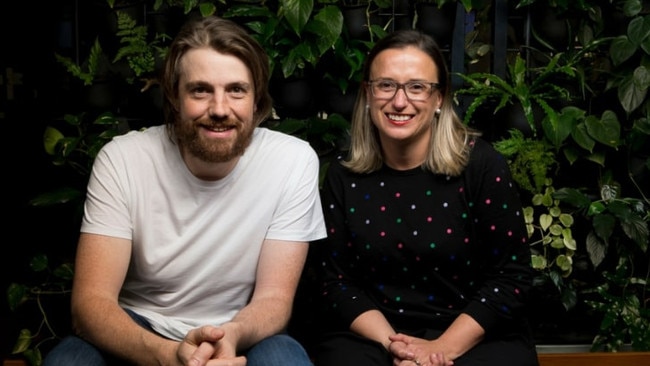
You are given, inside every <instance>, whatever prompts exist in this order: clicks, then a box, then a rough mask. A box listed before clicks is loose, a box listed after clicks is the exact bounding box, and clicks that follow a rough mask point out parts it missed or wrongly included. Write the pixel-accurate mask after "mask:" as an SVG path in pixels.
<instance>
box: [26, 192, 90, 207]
mask: <svg viewBox="0 0 650 366" xmlns="http://www.w3.org/2000/svg"><path fill="white" fill-rule="evenodd" d="M83 196H84V193H83V192H81V191H79V190H78V189H75V188H72V187H63V188H58V189H54V190H52V191H50V192H46V193H43V194H40V195H38V196H36V198H34V199H32V200H31V201H29V204H30V205H32V206H52V205H58V204H61V203H66V202H70V201H73V200H76V199H79V198H81V197H83Z"/></svg>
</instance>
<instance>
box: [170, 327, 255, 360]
mask: <svg viewBox="0 0 650 366" xmlns="http://www.w3.org/2000/svg"><path fill="white" fill-rule="evenodd" d="M176 357H177V358H178V361H179V362H180V363H181V364H182V365H185V366H204V365H205V366H218V365H219V366H245V365H246V357H244V356H237V347H236V345H235V344H233V343H232V342H230V341H229V340H228V339H227V337H226V333H225V331H224V330H223V329H222V328H219V327H215V326H209V325H206V326H203V327H200V328H196V329H192V330H191V331H189V332H188V333H187V335H186V336H185V338H184V339H183V341H182V342H180V344H179V346H178V349H177V350H176Z"/></svg>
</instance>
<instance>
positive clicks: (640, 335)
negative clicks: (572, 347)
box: [587, 257, 650, 352]
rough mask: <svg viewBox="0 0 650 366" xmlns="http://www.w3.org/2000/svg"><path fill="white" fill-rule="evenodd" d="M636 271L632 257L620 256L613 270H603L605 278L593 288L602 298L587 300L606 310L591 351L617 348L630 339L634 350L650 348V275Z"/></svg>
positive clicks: (613, 350)
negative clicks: (648, 287) (636, 272)
mask: <svg viewBox="0 0 650 366" xmlns="http://www.w3.org/2000/svg"><path fill="white" fill-rule="evenodd" d="M633 274H634V270H633V269H632V268H631V264H630V261H629V260H628V259H627V258H626V257H621V258H620V259H619V262H618V264H617V266H616V268H615V269H614V270H613V271H612V272H611V273H610V272H607V271H606V272H604V273H603V278H604V279H605V282H604V283H603V284H601V285H599V286H597V287H596V288H594V289H593V290H591V291H590V292H593V293H595V294H597V295H598V297H599V298H598V299H594V300H588V301H587V304H588V305H590V306H591V307H592V308H593V309H595V310H596V311H598V312H600V313H602V314H603V320H602V321H601V322H600V332H599V333H598V334H597V335H596V337H595V338H594V341H593V343H592V348H591V349H592V351H612V352H616V351H618V350H620V349H621V347H623V346H624V345H625V344H627V343H629V344H630V346H631V348H632V349H633V350H635V351H648V350H650V308H648V304H647V303H648V302H649V301H650V298H649V297H648V294H647V292H646V289H647V285H648V279H649V277H650V276H649V274H648V273H647V272H646V273H645V277H634V276H633Z"/></svg>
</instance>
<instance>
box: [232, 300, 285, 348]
mask: <svg viewBox="0 0 650 366" xmlns="http://www.w3.org/2000/svg"><path fill="white" fill-rule="evenodd" d="M292 305H293V300H291V301H289V300H288V299H278V298H266V299H259V300H255V301H252V302H251V303H249V304H248V305H247V306H246V307H244V308H243V309H242V310H241V311H240V312H239V313H238V314H237V315H236V316H235V317H234V318H233V319H232V321H230V322H228V323H225V324H224V325H223V328H224V330H225V331H226V335H225V338H226V339H230V340H231V341H233V342H234V343H235V344H236V345H237V351H241V350H244V349H247V348H249V347H251V346H253V345H254V344H256V343H258V342H259V341H261V340H263V339H264V338H267V337H270V336H272V335H275V334H278V333H280V332H282V331H283V330H285V329H286V327H287V324H288V323H289V319H290V317H291V310H292ZM231 337H232V338H231Z"/></svg>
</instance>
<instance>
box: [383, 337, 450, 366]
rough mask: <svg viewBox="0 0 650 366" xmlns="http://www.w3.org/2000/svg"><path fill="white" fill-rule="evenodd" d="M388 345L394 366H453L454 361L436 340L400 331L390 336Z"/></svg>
mask: <svg viewBox="0 0 650 366" xmlns="http://www.w3.org/2000/svg"><path fill="white" fill-rule="evenodd" d="M390 340H391V344H390V346H389V347H388V349H389V351H390V353H391V354H392V355H393V366H451V365H453V364H454V361H452V360H450V359H448V358H447V356H446V355H445V353H444V352H443V350H442V349H441V347H440V346H439V345H438V344H437V343H436V341H435V340H433V341H429V340H426V339H422V338H417V337H411V336H407V335H405V334H401V333H398V334H396V335H393V336H391V337H390Z"/></svg>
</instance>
